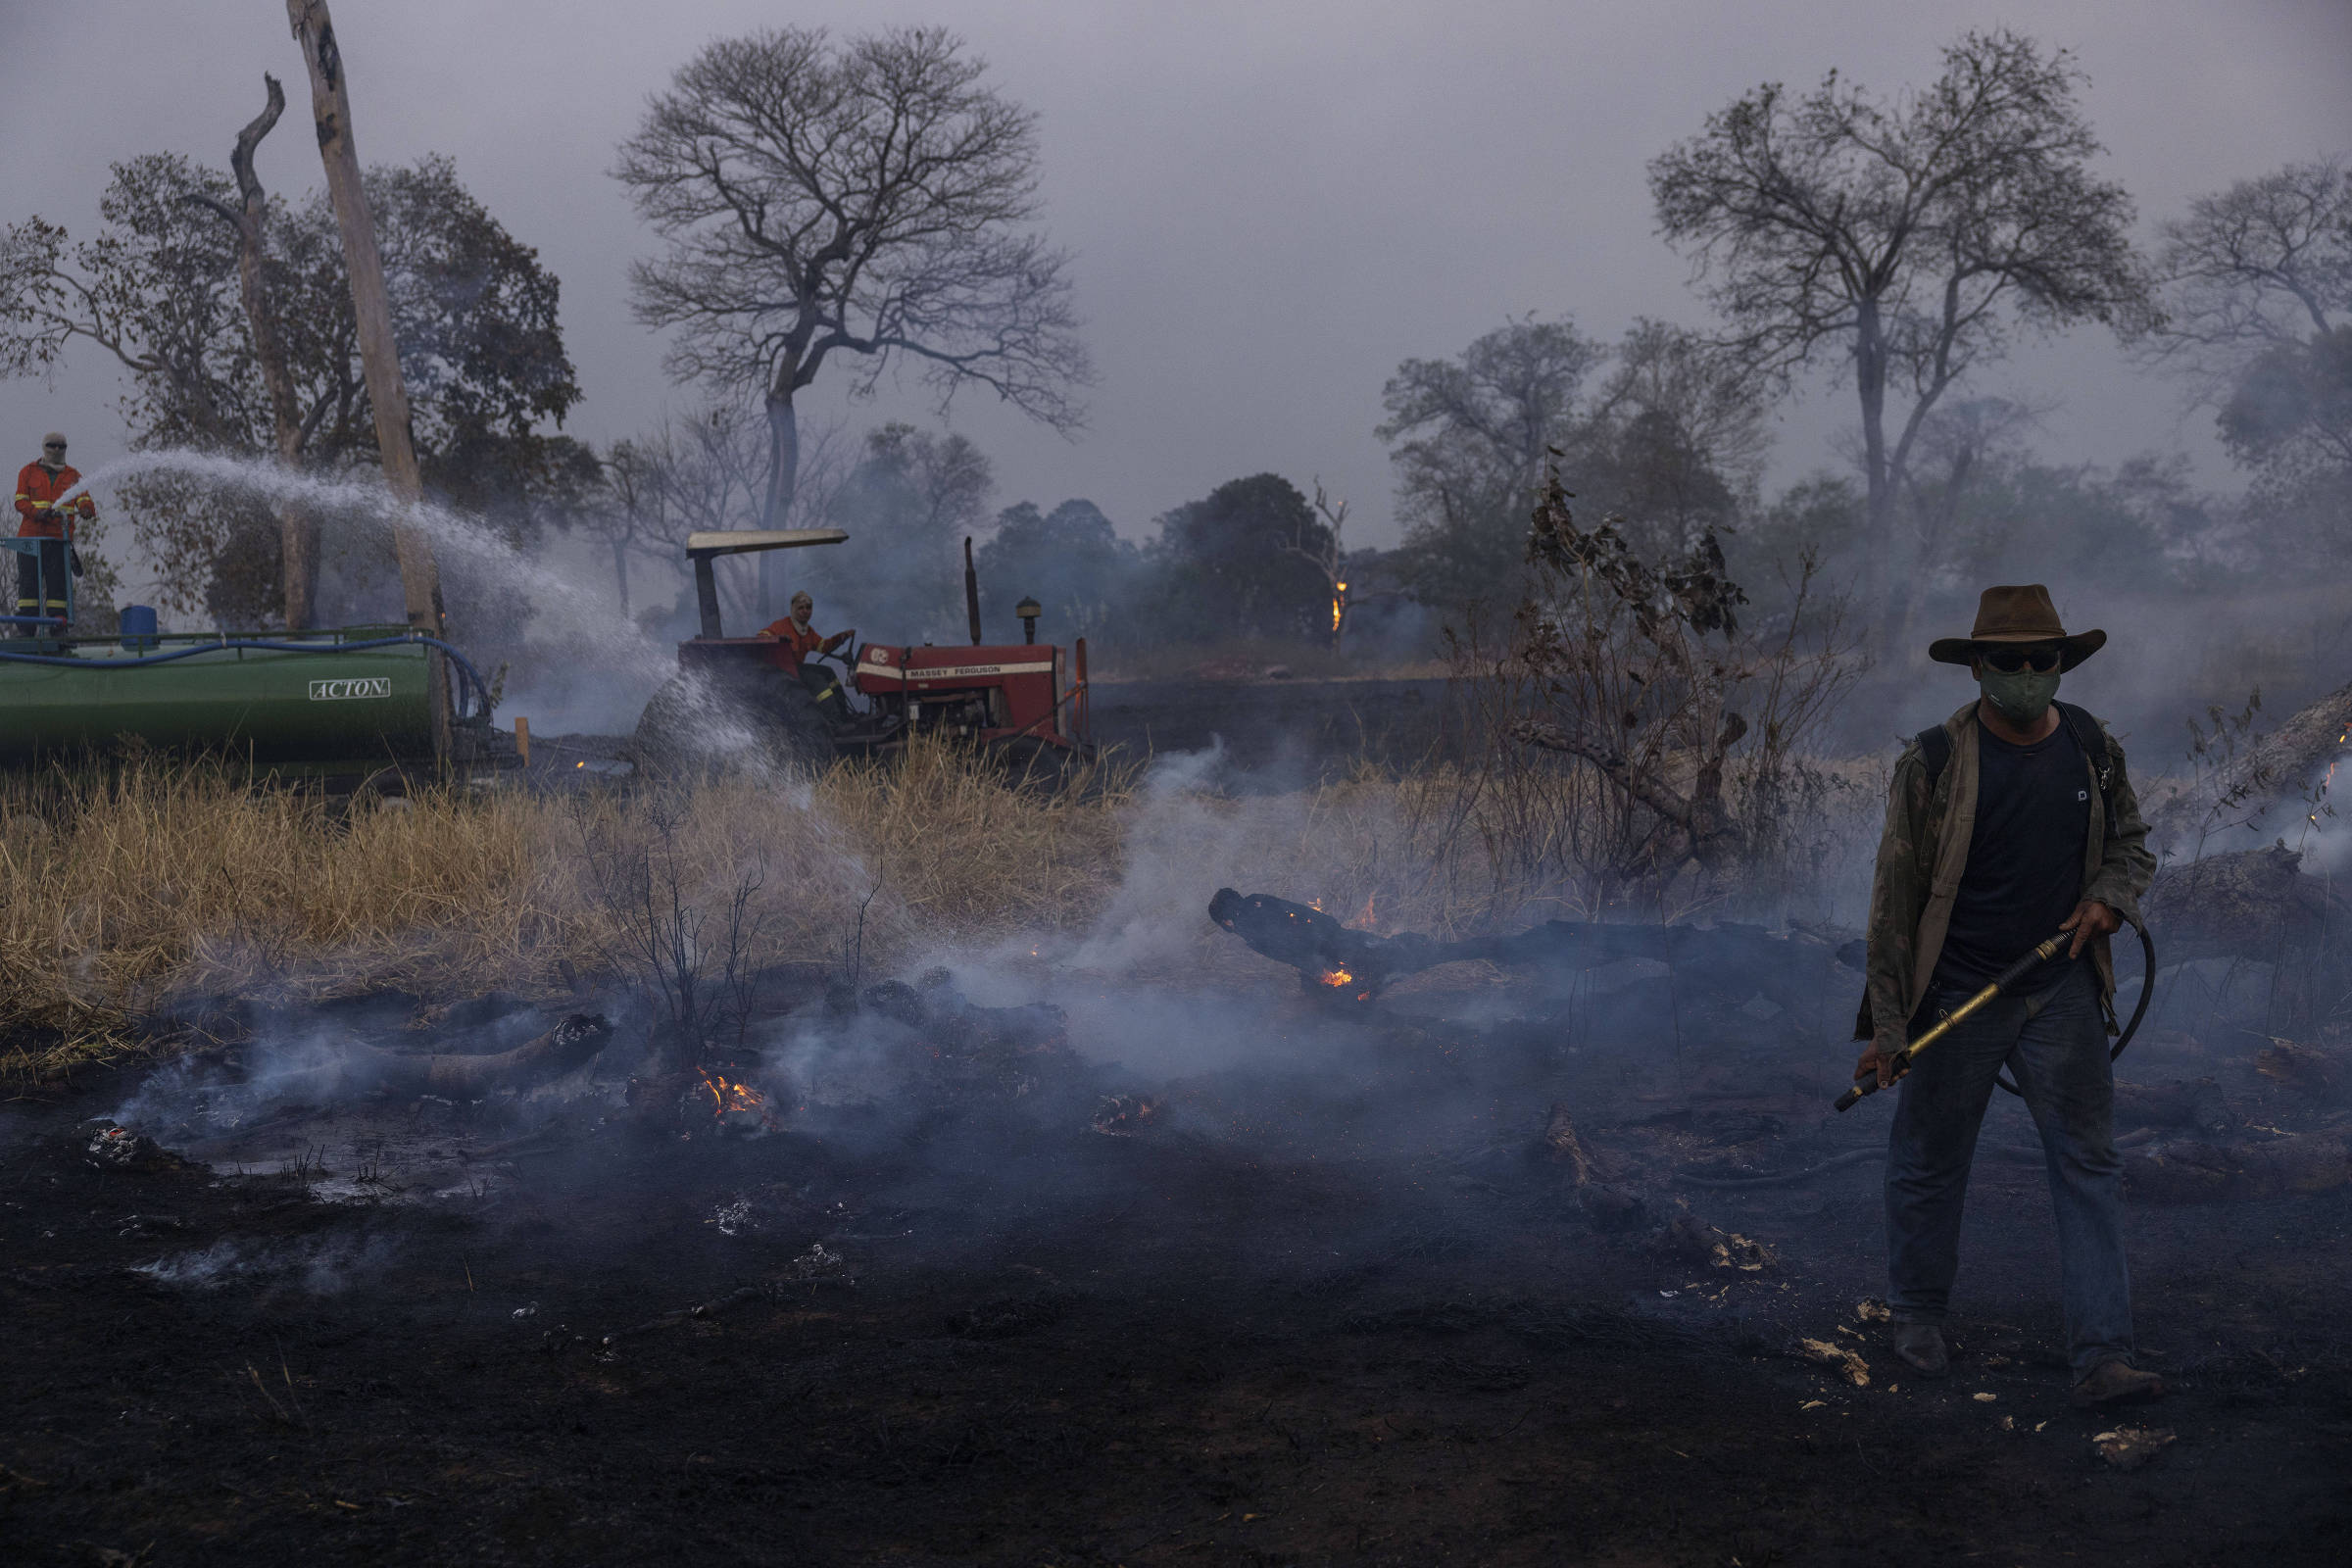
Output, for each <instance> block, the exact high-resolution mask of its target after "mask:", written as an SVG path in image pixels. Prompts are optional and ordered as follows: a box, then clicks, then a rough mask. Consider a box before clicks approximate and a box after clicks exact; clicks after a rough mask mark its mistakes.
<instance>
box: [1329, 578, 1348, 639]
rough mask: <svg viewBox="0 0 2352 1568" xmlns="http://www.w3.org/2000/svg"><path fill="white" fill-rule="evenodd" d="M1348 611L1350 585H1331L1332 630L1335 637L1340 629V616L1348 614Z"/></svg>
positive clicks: (1336, 583)
mask: <svg viewBox="0 0 2352 1568" xmlns="http://www.w3.org/2000/svg"><path fill="white" fill-rule="evenodd" d="M1347 609H1348V585H1347V584H1346V583H1344V582H1335V583H1333V584H1332V585H1331V629H1332V631H1333V633H1334V634H1335V635H1336V634H1337V633H1338V631H1339V629H1340V616H1341V615H1342V614H1343V613H1346V611H1347Z"/></svg>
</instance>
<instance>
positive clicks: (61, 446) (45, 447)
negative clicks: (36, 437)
mask: <svg viewBox="0 0 2352 1568" xmlns="http://www.w3.org/2000/svg"><path fill="white" fill-rule="evenodd" d="M41 450H42V451H43V452H63V451H65V450H66V444H65V443H64V442H63V441H44V442H42V443H41Z"/></svg>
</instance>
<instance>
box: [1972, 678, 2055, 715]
mask: <svg viewBox="0 0 2352 1568" xmlns="http://www.w3.org/2000/svg"><path fill="white" fill-rule="evenodd" d="M1977 685H1978V686H1979V688H1981V689H1982V690H1983V691H1984V693H1985V701H1986V702H1988V703H1990V704H1992V706H1993V710H1994V711H1996V712H1998V713H1999V714H2000V715H2001V716H2002V717H2003V718H2005V719H2007V720H2008V721H2009V722H2010V723H2012V724H2015V725H2016V726H2017V727H2018V728H2019V729H2032V728H2033V727H2034V725H2035V724H2038V723H2040V722H2041V715H2042V714H2044V713H2046V712H2048V711H2050V699H2051V698H2053V697H2056V696H2057V695H2058V672H2057V671H2056V670H2052V671H2050V673H2048V674H2047V675H2036V674H2034V671H2032V670H2030V669H2021V670H2019V671H2018V672H2017V673H2016V674H2014V675H2004V674H2002V673H2001V672H2000V671H1999V670H1997V669H1990V668H1987V669H1986V670H1985V673H1984V674H1982V675H1980V676H1978V677H1977Z"/></svg>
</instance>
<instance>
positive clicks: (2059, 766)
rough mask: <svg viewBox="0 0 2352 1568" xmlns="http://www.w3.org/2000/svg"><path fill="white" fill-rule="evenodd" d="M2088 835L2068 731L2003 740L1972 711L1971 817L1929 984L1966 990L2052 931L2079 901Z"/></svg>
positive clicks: (2082, 767) (2078, 757) (2076, 751)
mask: <svg viewBox="0 0 2352 1568" xmlns="http://www.w3.org/2000/svg"><path fill="white" fill-rule="evenodd" d="M2089 837H2090V769H2089V767H2088V766H2087V765H2086V764H2085V763H2084V761H2083V759H2082V747H2081V746H2080V745H2078V744H2077V743H2076V741H2075V736H2074V732H2073V730H2072V729H2071V728H2070V727H2069V726H2068V725H2066V724H2065V723H2063V722H2061V723H2060V724H2059V726H2058V727H2057V728H2056V729H2054V730H2052V731H2051V732H2050V733H2049V734H2048V735H2047V736H2045V737H2044V738H2043V739H2041V740H2038V741H2035V742H2034V744H2033V745H2031V746H2012V745H2010V744H2009V743H2008V742H2007V741H2005V740H2002V739H2001V738H2000V737H1998V736H1997V735H1994V734H1993V733H1992V731H1990V730H1988V729H1986V728H1985V725H1984V722H1983V721H1982V720H1979V721H1978V724H1977V824H1976V829H1975V831H1974V832H1972V833H1971V834H1970V835H1969V840H1968V868H1967V869H1966V870H1965V871H1963V872H1962V873H1961V876H1960V893H1959V897H1958V899H1957V900H1956V901H1955V902H1954V903H1953V905H1952V924H1951V929H1950V930H1949V931H1948V932H1947V933H1946V934H1945V936H1944V939H1943V955H1942V956H1940V957H1939V958H1937V959H1936V984H1937V985H1949V986H1959V987H1964V988H1966V989H1968V990H1971V991H1973V990H1976V989H1977V988H1979V987H1981V986H1984V985H1985V984H1986V983H1987V982H1989V981H1990V980H1991V979H1992V978H1993V976H1995V975H1997V974H1999V973H2000V972H2001V971H2002V970H2003V969H2006V968H2008V967H2009V965H2010V964H2012V963H2014V962H2016V961H2017V960H2018V959H2019V958H2021V957H2023V956H2025V955H2027V954H2028V953H2031V952H2033V951H2034V947H2035V946H2036V945H2037V944H2038V943H2040V942H2042V941H2043V940H2044V939H2046V938H2047V937H2049V936H2050V935H2051V934H2052V933H2053V932H2055V931H2056V930H2057V929H2058V927H2059V926H2060V924H2062V923H2063V922H2064V921H2065V919H2066V917H2067V916H2068V915H2070V914H2072V913H2074V912H2075V906H2076V905H2077V904H2079V903H2081V902H2082V855H2083V851H2084V848H2085V844H2086V841H2087V840H2088V839H2089ZM2059 961H2060V962H2064V961H2065V960H2064V959H2063V958H2062V959H2060V960H2059Z"/></svg>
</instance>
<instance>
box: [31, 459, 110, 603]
mask: <svg viewBox="0 0 2352 1568" xmlns="http://www.w3.org/2000/svg"><path fill="white" fill-rule="evenodd" d="M79 483H81V474H80V473H79V472H78V471H77V470H76V469H75V468H74V467H73V465H72V464H69V463H62V462H61V463H59V464H58V465H57V466H55V467H51V466H49V465H47V464H46V463H27V464H26V465H25V466H24V467H23V468H21V469H19V470H18V473H17V516H18V519H19V520H18V522H17V537H18V538H20V539H37V540H39V541H41V544H40V546H39V548H38V550H37V551H35V552H23V551H19V552H13V553H14V554H15V555H16V559H17V613H18V614H20V615H55V616H57V617H59V618H60V619H63V618H64V616H65V613H66V573H67V571H68V570H69V569H70V564H71V562H72V560H73V527H74V524H75V523H76V522H88V521H90V520H92V519H93V518H95V517H96V516H97V515H98V509H97V507H96V506H94V505H93V504H92V503H91V501H90V498H89V497H88V496H87V495H79V496H75V497H74V498H73V500H72V501H69V502H67V503H66V504H65V505H63V506H60V505H58V498H59V497H60V496H63V495H64V494H65V493H66V492H67V491H69V490H71V489H73V487H74V486H75V485H77V484H79ZM20 629H21V630H26V631H29V630H30V629H31V628H29V627H25V628H20Z"/></svg>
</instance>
